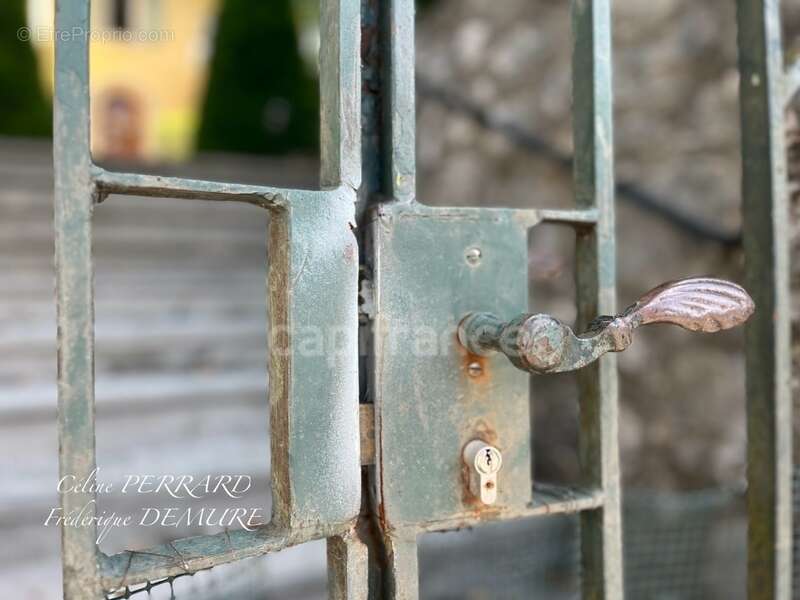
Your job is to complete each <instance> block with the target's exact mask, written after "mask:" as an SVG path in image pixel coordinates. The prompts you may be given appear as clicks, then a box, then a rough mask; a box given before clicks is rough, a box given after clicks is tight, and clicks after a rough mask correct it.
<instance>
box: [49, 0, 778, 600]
mask: <svg viewBox="0 0 800 600" xmlns="http://www.w3.org/2000/svg"><path fill="white" fill-rule="evenodd" d="M89 4H90V3H89V0H58V1H57V2H56V6H57V13H56V40H57V43H56V92H55V98H54V104H55V173H56V178H55V181H56V184H55V185H56V210H55V219H56V257H57V282H58V307H59V312H58V314H59V316H58V327H59V432H60V442H61V446H60V470H61V476H62V477H73V478H75V480H77V481H82V480H86V479H88V478H89V477H90V476H91V474H92V471H93V470H94V466H95V449H94V375H93V360H94V347H93V343H94V334H93V302H94V299H93V281H92V279H93V273H92V249H91V243H92V213H93V211H94V210H96V209H100V210H101V208H98V207H99V206H100V204H101V203H102V202H103V200H105V199H106V198H107V197H108V196H109V195H110V194H127V195H138V196H157V197H175V198H184V199H189V200H206V201H236V202H245V203H250V204H254V205H256V206H260V207H262V208H264V209H266V210H268V211H269V212H270V215H271V220H270V227H269V232H268V235H269V263H270V264H269V281H268V287H269V294H268V303H269V319H270V323H269V332H268V335H269V342H270V344H269V346H270V360H269V374H270V379H269V381H270V383H269V396H270V406H271V429H272V431H271V444H272V489H273V494H274V499H275V503H274V504H275V506H274V510H273V515H272V521H271V522H270V524H269V525H268V526H265V527H264V528H261V529H259V530H257V531H255V532H248V531H230V532H225V533H222V534H218V535H210V536H203V537H198V538H190V539H184V540H177V541H174V542H172V543H169V544H166V545H164V546H160V547H156V548H152V549H149V550H147V551H144V552H123V553H120V554H117V555H113V556H106V555H104V554H103V553H102V552H100V551H99V550H98V548H97V547H96V545H95V538H96V531H95V529H96V526H95V525H94V524H93V523H91V522H90V523H89V524H87V525H86V526H83V527H80V528H73V527H64V528H63V529H62V546H63V548H62V552H63V567H64V596H65V598H67V599H69V600H79V599H89V598H92V599H94V598H101V597H103V596H104V595H105V594H108V593H110V592H112V591H114V590H117V591H119V590H123V592H124V591H126V590H129V589H130V587H131V586H135V585H137V584H146V583H147V582H153V581H157V580H162V579H165V578H169V577H174V576H178V575H181V574H185V573H192V572H195V571H198V570H202V569H208V568H211V567H213V566H215V565H219V564H223V563H227V562H232V561H237V560H240V559H243V558H247V557H252V556H257V555H261V554H265V553H268V552H274V551H278V550H281V549H282V548H286V547H288V546H291V545H295V544H299V543H303V542H306V541H309V540H313V539H322V538H327V540H328V570H329V593H330V596H331V597H333V598H367V597H371V598H381V597H386V598H398V599H399V598H416V597H417V596H418V585H417V579H418V577H417V536H418V535H420V534H421V533H423V532H427V531H437V530H446V529H454V528H459V527H464V526H474V525H479V524H481V523H484V522H489V521H494V520H498V519H518V518H527V517H536V516H539V515H546V514H554V513H580V518H581V548H582V550H581V553H582V582H583V593H584V596H585V597H587V598H621V597H622V596H623V577H622V541H621V533H620V532H621V524H620V484H619V459H618V447H617V375H616V368H615V362H614V359H613V355H606V353H607V352H617V351H621V350H624V349H625V348H626V347H627V345H628V344H629V343H630V340H631V335H632V333H633V330H634V329H635V328H636V327H638V326H640V325H646V324H648V323H651V322H671V323H675V324H678V325H681V326H683V327H685V328H688V329H692V330H700V331H716V330H718V329H720V328H726V327H730V326H733V325H737V324H739V323H741V322H743V321H744V320H745V319H746V318H747V317H748V316H749V314H750V312H752V302H751V300H750V299H749V297H748V296H747V294H746V293H744V292H743V290H742V289H741V288H739V287H738V286H735V285H733V284H729V283H727V282H721V281H718V280H712V279H708V278H698V279H690V280H684V281H680V282H673V283H672V284H669V285H666V286H663V287H659V288H656V289H655V290H653V291H652V292H650V293H649V294H648V295H645V296H644V297H643V298H642V299H640V301H639V302H638V303H637V304H635V305H633V306H631V307H630V308H629V309H628V310H626V311H625V312H624V313H622V314H620V315H617V316H616V317H600V318H599V319H596V318H595V317H597V316H598V315H602V314H605V315H614V314H615V308H616V307H615V290H614V287H615V267H614V265H615V239H614V237H615V236H614V233H615V232H614V190H615V188H614V175H613V148H614V144H613V124H612V121H613V119H612V96H613V93H612V77H611V73H612V54H611V14H610V1H609V0H573V2H572V16H573V25H574V46H573V52H574V57H573V94H574V98H573V100H574V102H573V116H574V131H575V134H574V146H575V149H576V151H575V158H574V172H575V203H576V207H575V209H574V210H545V209H535V208H531V209H524V210H511V209H488V208H434V207H430V206H426V205H424V204H421V203H418V202H417V199H416V194H415V154H414V148H415V94H414V5H413V1H412V0H363V2H362V1H360V0H323V2H322V11H321V15H322V17H321V31H322V51H321V56H320V61H321V69H320V71H321V100H322V111H321V113H322V115H321V131H322V136H321V138H322V144H321V145H322V148H321V152H322V176H321V190H320V191H304V190H288V189H276V188H270V187H261V186H250V185H237V184H223V183H212V182H204V181H195V180H185V179H176V178H165V177H158V176H148V175H138V174H126V173H117V172H110V171H106V170H103V169H101V168H99V167H97V166H96V165H94V164H93V162H92V159H91V155H90V149H89V148H90V147H89V91H88V90H89V85H88V84H89V67H88V38H89V36H87V35H86V32H88V31H89V10H90V8H89ZM738 4H739V47H740V72H741V105H742V131H743V137H742V142H743V145H742V147H743V156H744V181H743V200H744V216H745V219H744V220H745V228H744V241H745V249H746V253H747V259H748V281H747V283H748V289H749V290H750V291H751V292H754V295H755V296H756V297H755V301H756V306H758V311H757V312H756V314H755V316H754V318H753V319H752V321H751V324H750V326H749V328H748V337H747V345H748V364H747V369H748V416H749V419H748V423H749V425H748V427H749V430H748V433H749V440H750V446H749V448H750V450H749V466H750V468H749V471H748V476H749V480H750V494H749V503H750V517H751V530H750V532H751V533H750V597H752V598H787V599H788V598H789V596H790V572H791V570H790V564H791V563H790V555H791V539H790V532H791V523H790V520H791V513H790V508H791V497H790V493H791V490H790V481H791V475H790V460H791V455H790V443H791V429H790V427H791V419H790V418H789V417H790V414H789V402H790V398H789V395H788V374H789V363H788V360H789V352H788V349H789V346H788V341H789V340H788V331H789V329H788V314H789V313H788V309H789V306H788V278H787V273H788V250H787V240H786V231H785V227H786V218H785V216H786V214H787V212H786V198H785V186H784V178H785V167H784V164H783V160H784V157H783V141H782V117H781V115H782V105H783V89H782V85H783V71H782V62H781V61H782V59H781V51H780V27H779V7H778V2H777V1H776V0H739V3H738ZM362 90H363V97H362ZM362 140H363V144H362ZM542 223H558V224H562V225H565V226H568V227H572V228H573V229H574V230H575V232H576V240H577V254H576V255H577V281H578V286H577V289H578V298H577V303H578V309H579V310H578V315H579V316H578V322H579V323H578V324H579V326H580V327H581V329H582V330H583V329H586V328H588V329H586V331H585V333H584V334H582V335H580V336H575V335H574V334H573V332H572V330H571V329H570V328H568V327H567V326H565V325H563V324H561V323H559V322H557V321H556V320H555V319H553V318H551V317H548V316H547V315H530V314H526V312H525V311H526V308H527V281H526V275H527V236H528V233H529V231H530V230H533V235H535V227H536V226H537V225H539V224H542ZM321 298H322V299H324V302H320V299H321ZM534 303H535V299H534ZM495 315H497V316H495ZM309 329H311V330H315V331H316V332H318V333H319V334H321V335H322V337H323V340H324V344H323V345H322V346H323V347H324V350H323V352H322V354H320V353H314V352H309V351H308V348H307V347H304V346H303V345H302V344H300V339H299V338H300V336H299V333H298V332H301V331H308V330H309ZM360 348H365V349H366V352H361V353H360ZM504 355H505V356H504ZM602 355H605V356H602ZM578 368H580V369H581V370H580V372H579V373H580V374H579V398H578V401H579V403H580V409H581V410H580V459H581V464H582V477H583V480H582V483H581V485H580V486H579V487H558V486H552V485H544V484H540V483H539V482H534V481H533V478H532V475H531V455H530V426H529V423H530V421H529V414H528V411H529V407H528V381H527V375H526V374H525V372H533V373H548V372H558V371H564V370H573V369H578ZM523 371H524V372H523ZM93 502H94V494H93V493H92V492H91V490H89V491H85V490H82V489H79V488H77V487H75V488H73V489H70V490H67V491H65V492H63V493H62V496H61V504H62V508H63V511H64V513H67V512H70V511H73V510H81V509H83V508H84V507H87V506H88V507H89V511H90V512H89V513H88V514H91V515H93V514H94V504H93ZM84 514H87V513H86V512H85V511H84Z"/></svg>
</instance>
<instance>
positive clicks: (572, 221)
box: [537, 208, 599, 225]
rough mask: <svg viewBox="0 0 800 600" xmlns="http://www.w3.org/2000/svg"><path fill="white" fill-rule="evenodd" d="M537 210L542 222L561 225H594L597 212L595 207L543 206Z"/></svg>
mask: <svg viewBox="0 0 800 600" xmlns="http://www.w3.org/2000/svg"><path fill="white" fill-rule="evenodd" d="M537 212H538V213H539V219H540V220H541V222H542V223H560V224H563V225H595V224H596V223H597V219H598V214H599V213H598V210H597V209H596V208H586V209H577V210H557V209H548V208H543V209H539V210H538V211H537Z"/></svg>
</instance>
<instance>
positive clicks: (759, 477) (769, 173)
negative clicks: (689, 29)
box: [737, 0, 792, 600]
mask: <svg viewBox="0 0 800 600" xmlns="http://www.w3.org/2000/svg"><path fill="white" fill-rule="evenodd" d="M737 6H738V10H737V22H738V44H739V73H740V84H739V86H740V87H739V94H740V110H741V128H742V165H743V168H742V212H743V214H742V217H743V218H742V220H743V241H744V251H745V259H746V261H745V265H746V266H745V270H746V283H747V289H748V290H749V292H750V293H751V294H752V295H753V299H754V300H755V304H756V313H755V315H754V316H753V318H752V319H750V322H749V323H748V325H747V329H746V357H747V437H748V440H747V442H748V447H747V479H748V491H747V505H748V515H749V530H748V597H749V598H753V599H754V598H764V599H766V598H770V599H773V598H779V599H787V600H788V598H790V597H791V571H792V561H791V553H792V538H791V532H792V524H791V520H792V513H791V505H792V503H791V500H792V497H791V478H792V475H791V460H792V449H791V445H792V418H791V401H792V399H791V392H790V375H791V362H790V314H789V310H790V306H789V302H790V296H789V246H788V231H787V227H788V221H789V210H788V201H787V190H786V163H785V161H786V156H785V149H784V138H783V135H784V128H783V110H784V96H783V85H782V79H783V58H782V56H781V27H780V3H779V2H778V0H739V1H738V2H737Z"/></svg>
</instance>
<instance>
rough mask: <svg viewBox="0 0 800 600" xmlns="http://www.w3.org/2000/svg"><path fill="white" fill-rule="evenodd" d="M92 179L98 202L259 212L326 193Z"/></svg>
mask: <svg viewBox="0 0 800 600" xmlns="http://www.w3.org/2000/svg"><path fill="white" fill-rule="evenodd" d="M92 179H93V181H94V183H95V185H96V189H97V192H98V193H99V195H100V200H102V199H103V198H104V197H105V196H108V195H109V194H123V195H128V196H150V197H160V198H180V199H184V200H213V201H221V202H244V203H247V204H254V205H256V206H260V207H263V208H274V207H278V206H282V205H284V204H285V203H286V199H287V198H288V197H289V196H290V195H293V194H294V195H296V194H298V193H302V194H304V195H307V194H315V193H318V194H325V193H328V192H325V191H313V190H294V189H282V188H274V187H267V186H259V185H243V184H238V183H224V182H216V181H202V180H196V179H183V178H179V177H162V176H160V175H146V174H140V173H116V172H113V171H106V170H105V169H102V168H100V167H97V166H94V167H93V168H92Z"/></svg>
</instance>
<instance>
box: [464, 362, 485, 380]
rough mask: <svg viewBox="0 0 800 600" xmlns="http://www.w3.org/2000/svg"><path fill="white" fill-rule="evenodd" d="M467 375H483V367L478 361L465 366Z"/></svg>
mask: <svg viewBox="0 0 800 600" xmlns="http://www.w3.org/2000/svg"><path fill="white" fill-rule="evenodd" d="M467 374H468V375H469V376H470V377H480V376H481V374H483V367H482V366H481V363H479V362H478V361H474V362H471V363H469V365H467Z"/></svg>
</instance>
